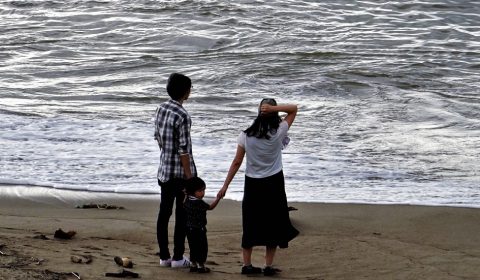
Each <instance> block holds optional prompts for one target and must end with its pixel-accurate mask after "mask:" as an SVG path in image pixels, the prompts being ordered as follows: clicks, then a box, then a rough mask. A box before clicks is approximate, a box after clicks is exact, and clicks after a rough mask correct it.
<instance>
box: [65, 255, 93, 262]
mask: <svg viewBox="0 0 480 280" xmlns="http://www.w3.org/2000/svg"><path fill="white" fill-rule="evenodd" d="M70 260H71V261H72V262H73V263H84V264H89V263H91V262H92V260H93V259H92V256H90V255H81V256H79V255H73V256H71V257H70Z"/></svg>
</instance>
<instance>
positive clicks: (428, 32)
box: [0, 0, 480, 207]
mask: <svg viewBox="0 0 480 280" xmlns="http://www.w3.org/2000/svg"><path fill="white" fill-rule="evenodd" d="M0 42H1V43H0V118H1V122H0V145H1V146H0V184H1V186H0V187H1V188H2V189H4V190H5V189H6V188H10V186H8V185H9V184H10V185H27V186H32V188H33V187H34V186H42V187H48V188H59V189H71V190H81V191H88V192H106V193H134V194H158V193H159V191H160V190H159V187H158V185H157V180H156V170H157V167H158V154H159V153H158V146H157V144H156V142H155V141H154V139H153V122H152V118H153V114H154V112H155V108H156V106H157V105H158V104H160V103H161V102H164V101H166V100H167V94H166V91H165V83H166V79H167V78H168V75H169V74H170V73H172V72H181V73H184V74H186V75H188V76H190V77H191V78H192V81H193V90H192V94H191V98H190V99H189V100H188V101H186V103H185V104H184V106H185V108H186V109H187V110H188V112H189V113H190V114H191V116H192V121H193V125H192V138H193V152H194V158H195V161H196V164H197V167H198V171H199V176H201V177H202V178H204V179H205V181H206V182H207V196H215V195H216V192H217V191H218V190H219V188H220V187H221V186H222V184H223V181H224V179H225V177H226V174H227V171H228V168H229V166H230V163H231V161H232V159H233V157H234V154H235V149H236V145H237V144H236V138H237V136H238V134H239V133H240V131H242V130H244V129H246V128H247V127H248V126H249V125H250V124H251V122H252V121H253V119H254V118H255V116H256V114H257V106H258V103H259V101H260V100H261V99H262V98H264V97H273V98H276V99H277V101H278V102H279V103H295V104H298V106H299V112H298V116H297V118H296V120H295V123H294V124H293V126H292V128H291V130H290V132H289V135H290V138H291V142H290V144H289V146H288V147H287V149H286V150H284V154H283V163H284V173H285V177H286V188H287V196H288V199H289V200H290V201H307V202H353V203H400V204H428V205H452V206H470V207H480V173H479V171H480V167H479V166H480V164H479V163H480V161H479V158H480V113H479V112H480V82H479V77H480V75H479V74H480V2H478V1H475V0H471V1H468V0H464V1H460V0H457V1H452V0H437V1H408V2H404V1H338V0H335V1H333V0H329V1H313V0H301V1H287V0H284V1H279V0H273V1H260V0H257V1H251V0H249V1H247V0H240V1H219V0H211V1H206V0H205V1H193V0H184V1H146V0H145V1H130V0H110V1H55V0H51V1H34V0H29V1H20V0H19V1H0ZM243 170H244V166H243V167H242V168H241V169H240V171H239V172H238V174H237V176H236V178H235V179H234V181H233V182H232V184H231V187H230V189H229V191H228V193H227V198H230V199H235V200H241V199H242V195H243V176H244V173H243Z"/></svg>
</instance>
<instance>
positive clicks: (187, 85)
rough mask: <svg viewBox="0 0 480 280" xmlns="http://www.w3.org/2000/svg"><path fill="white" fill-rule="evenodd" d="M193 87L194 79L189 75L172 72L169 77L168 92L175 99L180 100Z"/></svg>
mask: <svg viewBox="0 0 480 280" xmlns="http://www.w3.org/2000/svg"><path fill="white" fill-rule="evenodd" d="M191 88H192V80H190V78H189V77H187V76H185V75H183V74H180V73H172V74H170V77H168V82H167V92H168V95H169V96H170V97H171V98H172V99H173V100H180V99H181V98H182V97H184V96H185V94H187V92H188V91H189V90H190V89H191Z"/></svg>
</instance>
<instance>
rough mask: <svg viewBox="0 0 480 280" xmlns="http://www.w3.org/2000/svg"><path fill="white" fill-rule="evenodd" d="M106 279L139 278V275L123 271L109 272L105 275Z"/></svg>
mask: <svg viewBox="0 0 480 280" xmlns="http://www.w3.org/2000/svg"><path fill="white" fill-rule="evenodd" d="M105 276H106V277H116V278H128V277H131V278H138V273H135V272H131V271H128V270H125V269H123V270H122V271H121V272H107V273H105Z"/></svg>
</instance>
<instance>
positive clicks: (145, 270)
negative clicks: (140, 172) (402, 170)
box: [0, 186, 480, 280]
mask: <svg viewBox="0 0 480 280" xmlns="http://www.w3.org/2000/svg"><path fill="white" fill-rule="evenodd" d="M18 188H19V191H18V192H12V191H9V192H8V193H6V192H4V191H3V192H0V279H78V278H77V276H75V275H74V274H73V273H72V272H75V274H76V275H79V276H80V277H81V279H109V278H107V277H105V273H107V272H110V273H118V272H121V271H122V269H123V268H122V267H120V266H119V265H117V264H116V263H115V262H114V257H115V256H120V257H128V258H130V259H131V260H132V261H133V263H134V265H133V267H132V268H125V269H127V270H128V271H131V272H134V273H138V274H139V276H140V277H141V278H143V279H203V278H205V279H207V278H208V279H212V280H216V279H229V280H234V279H246V276H243V275H241V274H240V273H239V272H240V268H241V265H242V263H241V253H240V252H241V251H240V240H241V203H239V202H235V201H229V200H222V201H221V202H220V204H219V206H218V207H217V208H216V209H215V210H213V211H210V212H209V213H208V238H209V245H210V247H209V257H208V263H207V265H208V267H210V268H211V270H212V272H211V273H210V274H209V275H208V276H207V275H199V274H196V273H190V272H188V270H187V269H180V270H178V269H177V270H175V269H171V268H162V267H159V265H158V256H157V255H156V254H157V252H158V246H157V241H156V235H155V230H156V218H157V211H158V198H159V197H158V196H155V195H152V196H140V195H128V194H124V195H118V194H114V195H112V194H104V195H101V194H88V195H87V194H85V193H80V192H72V191H60V190H50V191H48V192H46V193H44V194H38V193H37V194H36V195H29V194H28V193H29V192H28V188H26V187H23V188H22V187H20V186H19V187H18ZM0 189H2V188H1V187H0ZM9 189H11V187H9ZM92 204H98V205H102V204H106V205H110V206H117V207H121V208H124V209H103V208H102V207H99V208H85V209H82V208H76V207H77V206H82V205H92ZM290 205H291V206H293V207H295V208H296V209H298V210H295V211H291V212H290V216H291V219H292V222H293V224H294V225H295V226H296V227H297V228H298V229H299V230H300V232H301V234H300V235H299V236H298V237H297V238H296V239H294V240H293V241H292V242H291V243H290V248H288V249H279V250H278V251H277V252H278V253H277V257H276V261H275V265H276V267H278V268H279V269H281V270H282V272H281V273H280V274H279V275H278V278H281V279H311V280H313V279H432V280H441V279H449V280H450V279H472V280H473V279H480V234H479V232H480V222H479V221H480V209H471V208H454V207H428V206H406V205H358V204H320V203H291V204H290ZM58 229H62V230H63V231H65V232H68V231H75V232H76V234H75V235H74V236H73V237H72V238H71V239H59V238H54V233H55V231H56V230H58ZM187 248H188V246H187ZM186 254H187V255H188V249H187V252H186ZM253 259H254V264H255V265H258V266H262V265H263V248H256V249H255V250H254V255H253ZM79 260H80V262H78V261H79ZM74 261H76V262H74ZM262 277H263V276H262Z"/></svg>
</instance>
